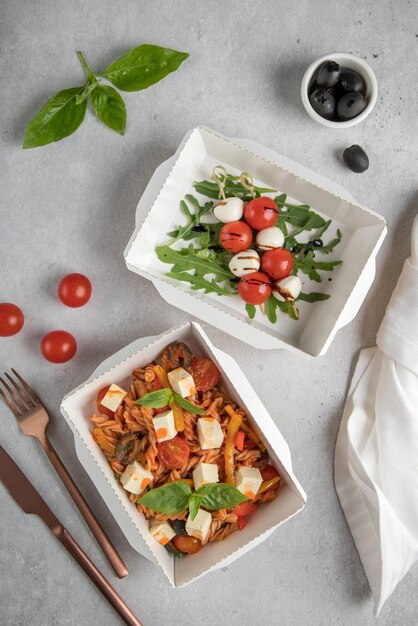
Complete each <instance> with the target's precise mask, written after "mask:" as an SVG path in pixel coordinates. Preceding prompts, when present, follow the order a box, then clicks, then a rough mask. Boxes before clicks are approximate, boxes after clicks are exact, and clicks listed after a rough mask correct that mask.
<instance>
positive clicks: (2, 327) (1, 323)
mask: <svg viewBox="0 0 418 626" xmlns="http://www.w3.org/2000/svg"><path fill="white" fill-rule="evenodd" d="M24 323H25V318H24V315H23V312H22V310H21V309H19V307H18V306H16V304H11V302H1V303H0V337H11V336H12V335H16V334H17V333H18V332H19V330H21V328H22V326H23V324H24Z"/></svg>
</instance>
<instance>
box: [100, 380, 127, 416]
mask: <svg viewBox="0 0 418 626" xmlns="http://www.w3.org/2000/svg"><path fill="white" fill-rule="evenodd" d="M126 394H127V392H126V391H125V390H124V389H122V388H121V387H118V386H117V385H110V387H109V389H108V390H107V392H106V394H105V395H104V396H103V400H102V401H101V402H100V404H103V406H105V407H106V408H107V409H110V410H111V411H113V412H115V411H117V410H118V408H119V407H120V405H121V404H122V402H123V399H124V397H125V396H126Z"/></svg>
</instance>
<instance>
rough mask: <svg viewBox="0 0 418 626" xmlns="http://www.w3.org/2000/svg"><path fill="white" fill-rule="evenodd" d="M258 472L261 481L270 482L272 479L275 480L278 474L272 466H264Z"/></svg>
mask: <svg viewBox="0 0 418 626" xmlns="http://www.w3.org/2000/svg"><path fill="white" fill-rule="evenodd" d="M260 471H261V477H262V479H263V480H271V479H272V478H276V476H279V472H278V471H277V470H276V468H275V467H274V465H266V466H265V467H264V468H263V469H262V470H260Z"/></svg>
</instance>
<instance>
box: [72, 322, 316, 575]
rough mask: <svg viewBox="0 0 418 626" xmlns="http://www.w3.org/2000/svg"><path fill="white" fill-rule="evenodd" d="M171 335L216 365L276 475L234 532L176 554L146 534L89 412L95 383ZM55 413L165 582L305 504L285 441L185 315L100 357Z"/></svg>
mask: <svg viewBox="0 0 418 626" xmlns="http://www.w3.org/2000/svg"><path fill="white" fill-rule="evenodd" d="M176 340H180V341H184V342H186V343H187V345H189V346H190V348H191V349H192V350H193V351H194V352H195V354H197V355H202V356H203V355H205V356H208V357H209V358H211V359H213V361H214V362H215V363H216V364H217V366H218V368H219V370H220V372H221V375H222V383H223V385H224V387H225V388H226V389H227V391H228V393H229V394H230V396H231V398H232V399H233V400H235V401H236V402H237V403H238V404H240V405H241V406H242V407H244V408H245V409H246V411H247V412H248V419H249V422H250V424H251V427H252V428H253V429H254V431H255V432H256V433H257V434H258V435H259V436H260V437H261V439H262V440H263V441H264V443H265V444H266V446H267V450H268V452H269V454H270V457H271V459H272V462H273V463H274V464H275V465H276V467H277V468H278V470H279V472H280V474H281V476H282V479H283V485H282V486H281V487H280V491H279V495H278V497H277V498H276V499H275V500H274V501H272V502H269V503H266V505H265V506H263V507H261V509H259V511H257V513H256V514H255V515H253V516H252V517H251V521H250V522H249V523H248V525H247V526H246V527H245V528H244V529H243V530H242V531H239V532H236V533H233V534H232V535H231V536H230V537H228V538H227V539H225V540H224V541H221V542H219V543H209V544H208V545H207V546H205V548H204V549H202V550H201V551H200V552H199V553H198V554H195V555H191V556H187V557H185V558H183V559H177V558H175V557H173V556H172V555H171V554H169V552H167V550H166V549H165V548H164V547H163V546H161V545H160V544H159V543H158V542H157V541H156V540H155V539H154V538H153V537H152V536H151V535H150V533H149V532H148V522H147V521H146V519H145V518H144V516H143V515H142V514H141V513H139V512H138V511H137V510H136V508H135V506H134V505H133V504H132V503H131V502H130V501H129V499H128V497H127V493H126V492H125V491H124V489H123V488H122V486H121V485H120V483H119V482H118V481H117V480H116V479H115V478H114V476H113V471H112V469H111V468H110V466H109V464H108V462H107V461H106V458H105V456H104V454H103V453H102V451H101V450H100V448H99V447H98V446H97V444H96V443H95V442H94V441H93V437H92V433H91V431H92V427H93V425H92V423H91V422H90V419H89V418H90V417H91V415H92V414H93V413H94V412H95V400H96V396H97V393H98V391H99V390H100V389H101V388H102V387H104V386H105V385H109V384H111V383H117V384H119V385H121V386H122V387H124V386H125V388H127V387H128V385H129V384H130V380H131V379H132V371H133V369H134V368H135V367H141V366H144V365H146V364H147V363H149V362H150V361H152V360H154V359H155V358H156V357H157V356H158V355H159V354H160V353H161V352H162V350H163V349H164V348H165V347H166V346H167V345H168V344H169V343H170V342H172V341H176ZM61 412H62V414H63V416H64V417H65V419H66V421H67V423H68V424H69V426H70V428H71V430H72V431H73V433H74V439H75V447H76V452H77V456H78V458H79V460H80V463H81V464H82V465H83V467H84V469H85V470H86V472H87V473H88V475H89V476H90V478H91V480H92V481H93V483H94V484H95V486H96V488H97V490H98V491H99V493H100V494H101V496H102V498H103V499H104V501H105V502H106V504H107V506H108V507H109V509H110V511H111V512H112V514H113V516H114V518H115V520H116V521H117V523H118V524H119V526H120V528H121V530H122V532H123V533H124V534H125V536H126V538H127V539H128V541H129V543H130V544H131V545H132V547H133V548H134V549H135V550H137V552H140V553H141V554H142V555H143V556H145V557H146V558H147V559H149V560H151V561H153V562H154V563H157V564H158V565H159V566H160V567H161V569H162V570H163V572H164V574H165V575H166V576H167V578H168V579H169V581H170V583H171V584H172V585H173V587H180V586H183V585H186V584H188V583H190V582H192V581H194V580H196V579H197V578H199V577H200V576H202V575H203V574H206V573H207V572H210V571H212V570H215V569H218V568H220V567H225V566H226V565H227V564H229V563H231V562H232V561H234V560H235V559H237V558H238V557H240V556H241V555H242V554H245V553H246V552H248V550H250V549H251V548H253V547H254V546H256V545H257V544H259V543H260V542H261V541H263V540H264V539H266V538H267V537H268V536H269V535H270V534H271V533H272V532H273V530H274V529H275V528H277V527H278V526H280V524H282V523H283V522H285V521H286V520H287V519H289V518H290V517H292V516H293V515H295V514H296V513H298V512H299V511H300V510H301V509H302V508H303V506H304V505H305V502H306V496H305V493H304V491H303V489H302V488H301V486H300V485H299V482H298V481H297V479H296V477H295V476H294V474H293V470H292V462H291V457H290V451H289V448H288V445H287V443H286V441H285V440H284V438H283V436H282V435H281V433H280V431H279V430H278V428H277V426H276V425H275V423H274V422H273V420H272V418H271V417H270V415H269V414H268V413H267V411H266V409H265V408H264V406H263V405H262V403H261V401H260V399H259V398H258V396H257V395H256V393H255V392H254V390H253V389H252V388H251V386H250V384H249V382H248V381H247V379H246V378H245V376H244V374H243V373H242V371H241V370H240V368H239V367H238V365H237V363H236V362H235V361H234V359H232V358H231V357H230V356H228V355H227V354H225V353H224V352H222V351H221V350H219V349H218V348H215V346H213V344H212V343H211V342H210V341H209V339H208V337H207V336H206V334H205V333H204V331H203V330H202V328H201V327H200V326H199V324H196V323H191V322H189V323H188V324H185V325H184V326H180V327H177V328H174V329H172V330H169V331H167V332H166V333H163V334H162V335H159V336H158V337H144V338H142V339H138V340H137V341H134V342H133V343H131V344H130V345H129V346H126V348H123V349H122V350H121V351H120V352H118V353H116V354H115V355H113V356H112V357H110V358H109V359H107V360H106V361H105V362H104V363H102V364H101V365H100V366H99V367H98V368H97V369H96V370H95V372H94V373H93V374H92V376H91V377H90V378H89V380H88V381H86V382H85V383H83V384H82V385H80V386H79V387H77V388H76V389H74V391H72V392H70V393H69V394H67V395H66V396H65V398H64V399H63V401H62V403H61Z"/></svg>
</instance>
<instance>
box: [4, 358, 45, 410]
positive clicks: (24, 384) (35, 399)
mask: <svg viewBox="0 0 418 626" xmlns="http://www.w3.org/2000/svg"><path fill="white" fill-rule="evenodd" d="M11 369H12V372H13V374H14V375H15V376H16V378H18V379H19V380H20V382H21V383H22V385H23V386H24V388H25V389H26V391H27V392H28V394H29V396H30V399H31V400H32V402H35V404H36V403H37V402H38V403H39V404H40V403H41V401H40V400H39V398H38V396H37V395H36V393H35V392H34V390H33V389H32V387H30V386H29V385H28V383H27V382H26V380H25V379H24V378H23V376H21V375H20V374H19V372H16V370H15V369H14V368H13V367H12V368H11Z"/></svg>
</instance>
